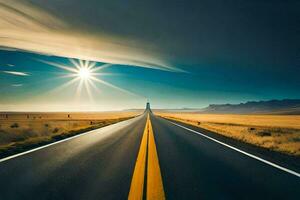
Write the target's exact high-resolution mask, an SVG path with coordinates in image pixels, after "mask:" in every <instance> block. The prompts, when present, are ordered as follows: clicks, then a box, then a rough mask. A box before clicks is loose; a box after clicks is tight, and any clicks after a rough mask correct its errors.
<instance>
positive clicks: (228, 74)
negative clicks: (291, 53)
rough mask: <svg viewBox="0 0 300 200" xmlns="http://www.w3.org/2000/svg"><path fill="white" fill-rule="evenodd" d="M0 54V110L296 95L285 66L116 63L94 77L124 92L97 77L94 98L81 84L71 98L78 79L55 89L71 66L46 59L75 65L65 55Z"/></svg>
mask: <svg viewBox="0 0 300 200" xmlns="http://www.w3.org/2000/svg"><path fill="white" fill-rule="evenodd" d="M0 57H1V61H0V62H1V63H0V66H1V73H0V77H1V79H0V92H1V100H0V103H1V109H2V110H6V109H8V110H36V111H38V110H47V109H49V110H119V109H126V108H142V107H144V104H145V102H146V101H147V99H149V100H150V102H151V103H152V106H153V107H156V108H182V107H191V108H201V107H204V106H207V105H208V104H211V103H239V102H245V101H249V100H268V99H283V98H299V97H300V96H299V92H298V88H299V87H300V83H299V80H298V79H297V76H298V74H297V73H296V71H287V70H286V69H284V68H278V69H272V70H271V69H269V70H268V69H265V68H262V69H259V68H257V69H256V70H251V68H247V67H245V68H241V67H239V68H238V67H235V66H213V65H201V66H189V67H185V68H184V69H185V72H170V71H164V70H157V69H149V68H143V67H134V66H127V65H117V64H116V65H112V66H110V67H107V68H104V69H103V70H101V73H103V75H99V76H97V77H99V78H100V79H101V80H104V81H106V82H108V83H111V84H113V85H115V86H117V87H119V88H122V89H124V90H127V91H128V93H126V92H123V91H120V90H118V89H114V88H111V87H108V86H105V85H103V84H101V83H95V84H96V86H97V88H98V89H99V90H94V89H92V94H93V98H94V101H92V100H91V99H90V98H89V96H88V95H87V93H86V91H85V89H84V88H83V90H82V91H81V95H80V98H79V99H77V100H76V101H75V100H74V98H75V96H76V88H77V86H78V84H79V81H76V82H75V83H74V84H72V85H70V86H68V87H66V88H63V89H61V90H57V88H59V87H61V86H62V85H64V84H65V83H67V82H68V81H69V80H70V78H60V77H61V76H63V75H66V74H68V73H69V72H68V71H66V70H63V69H60V68H57V67H55V66H52V65H49V64H47V63H45V62H44V61H48V62H54V63H59V64H64V65H66V66H70V67H73V68H75V66H74V65H73V64H72V63H71V62H70V61H69V59H67V58H62V57H57V56H45V55H39V54H33V53H26V52H20V51H0ZM103 64H104V63H100V62H98V63H97V66H101V65H103ZM212 69H213V70H212ZM7 71H14V72H23V73H25V74H27V76H23V75H15V74H10V73H5V72H7ZM55 90H57V91H55Z"/></svg>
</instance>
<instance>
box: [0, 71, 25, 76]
mask: <svg viewBox="0 0 300 200" xmlns="http://www.w3.org/2000/svg"><path fill="white" fill-rule="evenodd" d="M2 72H3V73H6V74H11V75H16V76H30V74H28V73H26V72H17V71H2Z"/></svg>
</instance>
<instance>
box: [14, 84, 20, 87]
mask: <svg viewBox="0 0 300 200" xmlns="http://www.w3.org/2000/svg"><path fill="white" fill-rule="evenodd" d="M11 86H13V87H22V86H23V84H12V85H11Z"/></svg>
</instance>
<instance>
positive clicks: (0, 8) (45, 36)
mask: <svg viewBox="0 0 300 200" xmlns="http://www.w3.org/2000/svg"><path fill="white" fill-rule="evenodd" d="M31 2H32V1H31ZM49 4H51V2H49ZM60 14H61V13H60ZM74 18H76V16H74ZM74 21H76V19H74ZM0 24H1V25H0V47H1V48H2V49H12V50H13V49H17V50H24V51H31V52H36V53H39V54H46V55H55V56H62V57H69V58H78V59H84V60H92V61H98V62H105V63H111V64H122V65H131V66H138V67H146V68H152V69H159V70H166V71H174V72H183V70H181V69H179V68H176V67H173V66H171V65H170V64H169V63H168V62H166V61H165V60H164V59H163V58H160V56H159V54H158V53H157V52H155V51H152V49H150V50H147V49H146V48H143V46H145V45H142V46H140V45H139V44H137V43H136V44H135V45H133V44H132V42H131V41H130V39H122V38H121V37H117V36H113V35H110V34H105V33H101V32H99V31H95V30H92V29H88V30H86V31H85V29H82V27H80V26H78V27H77V26H76V25H74V24H70V23H69V22H67V21H64V20H62V19H60V18H58V17H55V16H54V15H53V14H51V12H49V11H48V10H46V9H43V8H41V7H39V6H37V5H36V4H34V3H30V2H29V1H28V0H27V1H26V0H22V1H20V0H10V1H9V2H8V1H7V0H0ZM146 46H147V45H146ZM150 46H151V44H149V45H148V47H150Z"/></svg>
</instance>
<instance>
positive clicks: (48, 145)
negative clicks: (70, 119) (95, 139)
mask: <svg viewBox="0 0 300 200" xmlns="http://www.w3.org/2000/svg"><path fill="white" fill-rule="evenodd" d="M139 116H140V115H139ZM139 116H136V117H134V118H132V119H128V120H125V121H121V122H117V123H115V124H111V125H108V126H104V127H101V128H98V129H95V130H91V131H88V132H84V133H80V134H78V135H75V136H71V137H68V138H66V139H62V140H59V141H57V142H52V143H50V144H46V145H44V146H40V147H37V148H34V149H30V150H28V151H24V152H22V153H17V154H15V155H11V156H8V157H5V158H2V159H0V163H1V162H4V161H7V160H10V159H13V158H16V157H19V156H22V155H25V154H29V153H32V152H34V151H38V150H40V149H44V148H46V147H50V146H52V145H55V144H59V143H62V142H66V141H68V140H72V139H75V138H77V137H81V136H84V135H86V134H89V133H91V132H94V131H97V130H99V129H103V128H108V127H110V126H115V125H117V124H119V125H120V123H124V122H128V121H133V120H134V119H138V117H139Z"/></svg>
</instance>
